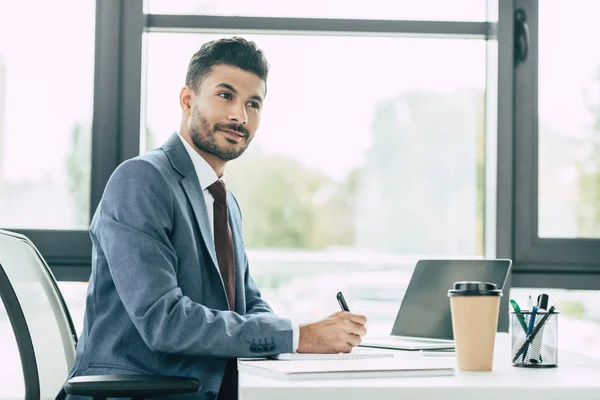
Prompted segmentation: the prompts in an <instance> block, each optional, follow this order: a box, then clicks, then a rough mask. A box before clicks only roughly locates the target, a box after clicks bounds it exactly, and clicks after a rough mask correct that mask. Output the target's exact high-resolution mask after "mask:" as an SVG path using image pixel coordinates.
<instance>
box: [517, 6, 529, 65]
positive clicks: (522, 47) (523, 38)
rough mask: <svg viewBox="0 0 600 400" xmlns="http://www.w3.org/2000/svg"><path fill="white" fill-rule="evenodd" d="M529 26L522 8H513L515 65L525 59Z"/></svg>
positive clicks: (527, 52) (527, 48)
mask: <svg viewBox="0 0 600 400" xmlns="http://www.w3.org/2000/svg"><path fill="white" fill-rule="evenodd" d="M529 43H530V40H529V26H528V25H527V14H525V10H523V9H522V8H518V9H517V10H515V65H518V64H521V63H523V62H525V60H527V55H528V54H529Z"/></svg>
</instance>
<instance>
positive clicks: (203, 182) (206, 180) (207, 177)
mask: <svg viewBox="0 0 600 400" xmlns="http://www.w3.org/2000/svg"><path fill="white" fill-rule="evenodd" d="M178 136H179V139H181V141H182V142H183V146H184V147H185V149H186V150H187V152H188V154H189V155H190V158H191V159H192V164H194V169H195V170H196V175H197V176H198V180H199V181H200V187H201V188H202V190H206V188H208V187H209V186H210V185H212V184H213V183H215V182H216V181H217V180H219V177H218V176H217V174H216V173H215V170H214V169H212V167H211V166H210V164H208V163H207V162H206V160H205V159H204V158H202V156H201V155H200V154H198V153H197V152H196V150H194V148H193V147H192V146H191V145H190V144H189V143H188V142H187V140H185V139H184V138H183V136H182V135H181V133H179V134H178ZM224 178H225V174H223V176H222V177H221V180H224Z"/></svg>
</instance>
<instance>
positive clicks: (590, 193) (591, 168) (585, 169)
mask: <svg viewBox="0 0 600 400" xmlns="http://www.w3.org/2000/svg"><path fill="white" fill-rule="evenodd" d="M596 82H597V85H596V86H597V87H596V90H597V92H598V93H599V94H600V66H599V67H598V69H597V72H596ZM599 97H600V96H599ZM588 109H589V112H590V114H591V116H592V119H593V123H592V127H591V128H592V129H591V134H590V137H586V138H585V139H584V141H583V143H581V144H580V146H581V147H582V150H585V151H582V152H581V153H582V154H585V155H586V156H585V157H584V158H583V159H581V160H579V161H578V162H577V164H576V168H577V171H578V173H579V194H578V199H577V234H578V236H580V237H600V100H598V101H597V102H596V103H594V104H589V106H588Z"/></svg>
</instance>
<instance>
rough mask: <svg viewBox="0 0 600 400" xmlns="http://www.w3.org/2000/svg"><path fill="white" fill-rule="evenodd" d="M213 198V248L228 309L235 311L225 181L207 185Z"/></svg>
mask: <svg viewBox="0 0 600 400" xmlns="http://www.w3.org/2000/svg"><path fill="white" fill-rule="evenodd" d="M208 191H209V192H210V194H212V196H213V198H214V199H215V201H214V203H213V212H214V232H215V250H216V252H217V261H218V262H219V270H220V271H221V277H222V278H223V283H224V284H225V291H226V293H227V300H228V301H229V309H230V310H231V311H235V275H234V270H233V268H234V267H233V239H232V238H231V229H229V213H228V210H227V189H226V188H225V182H223V181H221V180H218V181H216V182H215V183H213V184H212V185H210V186H209V187H208Z"/></svg>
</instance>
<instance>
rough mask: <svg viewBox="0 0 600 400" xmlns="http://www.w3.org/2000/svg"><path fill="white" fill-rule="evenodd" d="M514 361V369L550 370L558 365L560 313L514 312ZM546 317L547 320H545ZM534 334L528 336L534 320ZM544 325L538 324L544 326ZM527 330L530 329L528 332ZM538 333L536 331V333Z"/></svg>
mask: <svg viewBox="0 0 600 400" xmlns="http://www.w3.org/2000/svg"><path fill="white" fill-rule="evenodd" d="M510 314H511V316H510V328H511V334H510V336H511V358H510V359H511V361H512V365H513V366H515V367H526V368H551V367H556V366H558V314H559V313H558V312H556V311H553V312H551V313H548V312H547V311H540V312H536V313H533V312H530V311H520V312H514V311H511V313H510ZM546 316H547V318H545V317H546ZM532 318H534V324H533V329H532V333H531V334H530V335H527V331H528V330H529V326H530V322H531V319H532ZM542 323H543V325H541V326H539V329H537V328H538V325H540V324H542ZM525 328H527V329H525ZM536 330H537V332H536Z"/></svg>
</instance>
